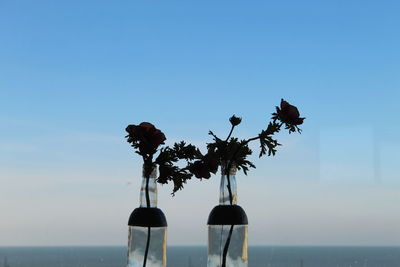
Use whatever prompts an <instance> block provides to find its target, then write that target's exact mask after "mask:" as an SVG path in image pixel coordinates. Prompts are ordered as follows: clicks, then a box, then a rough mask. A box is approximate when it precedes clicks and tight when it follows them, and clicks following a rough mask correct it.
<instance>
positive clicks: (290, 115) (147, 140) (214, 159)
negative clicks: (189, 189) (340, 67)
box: [126, 99, 305, 194]
mask: <svg viewBox="0 0 400 267" xmlns="http://www.w3.org/2000/svg"><path fill="white" fill-rule="evenodd" d="M304 119H305V118H302V117H300V113H299V111H298V109H297V107H296V106H293V105H291V104H289V103H288V102H287V101H285V100H283V99H282V100H281V103H280V106H279V107H278V106H277V107H276V112H274V113H272V118H271V120H272V121H270V122H269V123H268V125H267V127H266V129H264V130H262V131H261V132H260V133H259V134H258V135H257V136H255V137H252V138H249V139H242V140H239V139H238V138H236V137H232V133H233V131H234V129H235V127H236V126H238V125H239V124H240V123H241V121H242V119H241V118H239V117H236V116H235V115H233V116H232V117H230V118H229V122H230V124H231V129H230V132H229V134H228V136H227V137H226V138H225V139H221V138H219V137H218V136H216V135H215V134H214V133H213V132H212V131H209V135H211V136H212V137H213V142H211V143H208V144H207V153H206V154H204V155H203V154H202V153H201V152H200V150H199V149H198V148H197V147H195V146H194V145H191V144H186V142H185V141H181V142H179V143H175V144H174V145H173V146H172V147H169V146H164V147H161V148H160V146H161V145H163V144H165V141H166V137H165V135H164V133H163V132H162V131H161V130H159V129H157V128H155V126H154V125H153V124H151V123H149V122H142V123H140V124H139V125H128V127H126V132H127V133H128V135H127V136H126V138H127V141H128V143H130V144H131V146H132V147H133V148H135V149H136V153H137V154H139V155H141V156H142V158H143V162H144V165H143V166H144V173H145V177H149V176H150V174H151V172H152V170H153V168H155V167H156V166H157V165H158V169H159V176H158V178H157V182H158V183H161V184H167V183H168V182H173V183H174V189H173V192H172V194H175V193H176V192H177V191H178V190H180V189H182V188H183V185H184V184H185V183H186V182H187V180H189V179H191V178H192V176H195V177H196V178H199V179H202V178H205V179H208V178H210V177H211V173H213V174H215V173H216V172H217V171H218V166H224V167H225V168H226V169H227V170H229V169H230V168H231V167H232V166H233V165H235V166H236V168H238V169H239V170H243V172H244V173H245V174H246V175H247V172H248V171H249V168H255V165H254V164H253V163H252V162H250V161H249V160H247V157H248V156H250V155H251V154H252V150H251V149H250V148H249V146H248V144H249V143H250V142H252V141H256V140H259V142H260V153H259V157H262V156H264V155H268V156H271V155H272V156H273V155H275V153H276V151H277V150H276V148H277V147H278V146H280V145H281V144H279V143H278V141H277V140H276V139H274V138H273V136H274V135H275V134H276V133H278V132H280V130H281V128H282V127H283V126H284V127H285V129H286V130H288V131H289V134H290V133H292V132H298V133H301V129H300V128H299V125H301V124H303V121H304ZM157 152H159V154H158V156H157V157H156V158H155V157H154V155H155V154H156V153H157ZM179 160H185V161H186V166H185V167H183V168H180V167H178V166H177V165H176V163H177V162H178V161H179Z"/></svg>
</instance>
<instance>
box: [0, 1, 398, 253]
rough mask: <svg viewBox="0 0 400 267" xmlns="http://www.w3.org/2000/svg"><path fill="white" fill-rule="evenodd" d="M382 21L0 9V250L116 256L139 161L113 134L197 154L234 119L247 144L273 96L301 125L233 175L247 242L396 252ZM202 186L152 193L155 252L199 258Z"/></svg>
mask: <svg viewBox="0 0 400 267" xmlns="http://www.w3.org/2000/svg"><path fill="white" fill-rule="evenodd" d="M399 8H400V4H399V3H398V2H397V1H384V2H382V1H351V3H350V2H349V1H331V2H329V3H328V2H326V1H325V2H322V1H301V2H299V1H279V2H277V1H252V2H251V3H249V2H248V1H247V2H245V1H233V2H232V1H217V2H216V1H201V2H193V1H189V2H188V1H168V2H159V1H151V2H149V1H117V2H115V1H114V2H113V3H110V2H107V1H85V2H82V1H57V2H54V1H34V2H32V1H9V0H4V1H1V2H0V33H1V34H0V183H1V186H0V210H1V212H2V218H3V215H4V217H6V218H7V219H6V220H1V222H0V236H3V238H2V239H1V240H0V245H74V244H77V245H81V244H98V245H104V244H125V241H126V225H125V224H126V219H127V216H128V215H129V212H130V210H131V209H132V208H134V207H135V206H136V205H137V204H138V191H139V188H138V184H139V183H140V177H139V176H140V164H141V163H140V159H139V158H138V157H137V156H136V155H135V154H133V153H132V151H131V150H130V148H129V146H128V144H127V143H125V140H124V135H125V133H124V129H125V126H126V125H127V124H130V123H139V122H141V121H150V122H153V123H154V124H156V126H157V127H159V128H160V129H162V130H163V131H164V132H165V133H166V135H167V138H168V141H167V143H168V144H171V143H173V142H174V141H177V140H181V139H186V140H189V141H191V142H193V143H196V144H198V145H200V146H202V147H203V148H204V147H205V145H204V144H205V142H207V141H208V140H210V139H209V137H208V136H207V132H208V130H209V129H213V130H214V131H215V132H216V133H217V134H220V135H225V134H226V132H227V130H228V126H229V125H228V123H227V118H228V117H229V116H231V115H232V114H233V113H235V114H237V115H239V116H242V117H243V123H242V124H241V126H240V127H239V128H238V131H237V132H236V133H237V136H239V137H243V138H245V137H250V136H253V135H255V134H256V133H257V132H258V131H259V130H260V129H262V128H263V127H265V126H266V123H267V122H268V119H269V117H270V113H271V112H273V111H274V106H275V105H277V104H279V101H280V99H281V98H282V97H283V98H285V99H287V100H288V101H289V102H291V103H293V104H295V105H297V106H298V107H299V109H300V110H301V113H302V114H303V115H304V116H306V117H307V120H306V123H305V124H304V127H303V128H304V132H303V134H302V135H301V136H298V135H296V136H295V135H292V136H288V135H284V134H281V135H279V140H280V141H281V143H282V144H284V146H283V147H281V148H280V151H279V153H278V155H277V156H276V157H275V158H263V159H257V158H256V157H253V159H254V161H255V163H256V165H257V169H256V170H254V171H252V172H251V173H250V174H249V177H244V175H241V176H243V177H238V186H239V203H241V205H242V206H243V207H245V208H246V210H247V211H248V215H249V218H250V222H251V224H253V226H250V241H251V243H253V244H279V245H291V244H299V245H302V244H306V245H307V244H328V245H329V244H334V245H335V244H337V245H341V244H344V245H352V244H361V245H374V244H376V245H387V244H389V245H390V244H395V245H400V243H399V241H398V240H399V237H400V232H399V230H398V227H397V225H398V224H399V222H400V216H398V215H397V214H398V212H397V209H396V208H397V207H396V206H395V205H394V203H399V200H400V197H399V196H400V194H398V190H400V188H399V185H400V183H399V181H398V180H399V178H400V177H398V174H397V168H396V166H397V164H398V159H399V158H400V152H399V151H400V139H399V137H398V131H399V130H400V126H399V123H400V119H399V116H398V112H396V111H397V107H398V100H399V99H400V89H399V87H400V75H399V74H398V73H399V67H400V53H399V50H398V47H400V34H399V33H398V29H399V27H400V19H399V17H398V10H399ZM254 149H255V150H256V151H257V146H256V145H255V146H254ZM288 166H289V167H288ZM218 180H219V178H218V176H215V177H213V178H212V179H211V180H210V181H203V182H201V183H199V182H197V181H193V182H192V183H191V184H189V185H188V186H187V190H185V191H184V192H180V193H179V194H178V195H177V196H176V197H175V198H171V197H170V196H169V192H170V189H171V187H168V186H164V187H162V188H161V189H160V203H159V206H160V207H161V208H163V209H164V210H165V212H166V214H167V217H168V220H169V225H170V231H169V240H170V244H205V238H206V234H205V231H206V227H205V221H206V217H207V215H208V212H209V210H210V209H211V208H212V206H213V205H215V204H216V202H217V193H218V192H217V190H218ZM127 182H132V185H130V186H127ZM255 192H256V193H257V194H255ZM212 196H215V198H214V199H213V197H212ZM201 200H202V201H201ZM191 206H196V208H197V209H198V212H196V214H195V215H193V216H191V218H187V216H182V214H185V213H187V212H188V211H189V210H190V208H191ZM259 207H265V211H263V212H259V210H257V208H259ZM75 218H79V220H75ZM343 218H345V219H343ZM26 222H29V223H28V225H26ZM67 222H68V223H67ZM360 225H363V227H361V228H360V227H359V226H360ZM316 228H318V229H321V230H315V229H316ZM182 229H183V230H184V231H186V232H187V234H182V233H180V232H179V231H178V230H182ZM194 229H198V231H194ZM183 230H182V231H183ZM20 233H24V234H23V235H21V234H20ZM17 235H18V237H16V236H17Z"/></svg>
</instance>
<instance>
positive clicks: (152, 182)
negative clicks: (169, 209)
mask: <svg viewBox="0 0 400 267" xmlns="http://www.w3.org/2000/svg"><path fill="white" fill-rule="evenodd" d="M143 173H144V172H143ZM156 178H157V169H156V168H154V169H153V172H152V173H151V175H150V177H144V175H143V179H142V186H141V188H140V207H141V208H156V207H157V182H156Z"/></svg>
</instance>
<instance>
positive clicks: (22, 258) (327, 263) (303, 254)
mask: <svg viewBox="0 0 400 267" xmlns="http://www.w3.org/2000/svg"><path fill="white" fill-rule="evenodd" d="M5 261H7V264H8V266H9V267H125V266H126V248H125V247H0V267H4V266H6V265H7V264H5ZM168 266H169V267H200V266H201V267H205V266H207V249H206V247H190V246H189V247H169V248H168ZM267 266H268V267H400V247H270V246H268V247H267V246H260V247H250V249H249V267H267Z"/></svg>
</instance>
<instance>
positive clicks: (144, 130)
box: [126, 122, 166, 155]
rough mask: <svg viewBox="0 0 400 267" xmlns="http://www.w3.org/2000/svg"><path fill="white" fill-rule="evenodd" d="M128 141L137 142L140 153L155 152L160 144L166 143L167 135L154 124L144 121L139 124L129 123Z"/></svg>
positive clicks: (127, 129)
mask: <svg viewBox="0 0 400 267" xmlns="http://www.w3.org/2000/svg"><path fill="white" fill-rule="evenodd" d="M126 131H127V132H128V135H127V137H128V142H129V143H137V144H138V147H139V152H140V154H142V155H143V154H154V153H155V151H156V150H157V148H158V146H160V145H161V144H164V141H165V140H166V138H165V135H164V133H163V132H161V131H160V130H159V129H157V128H156V127H155V126H154V125H153V124H151V123H149V122H142V123H141V124H139V125H128V127H126Z"/></svg>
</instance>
